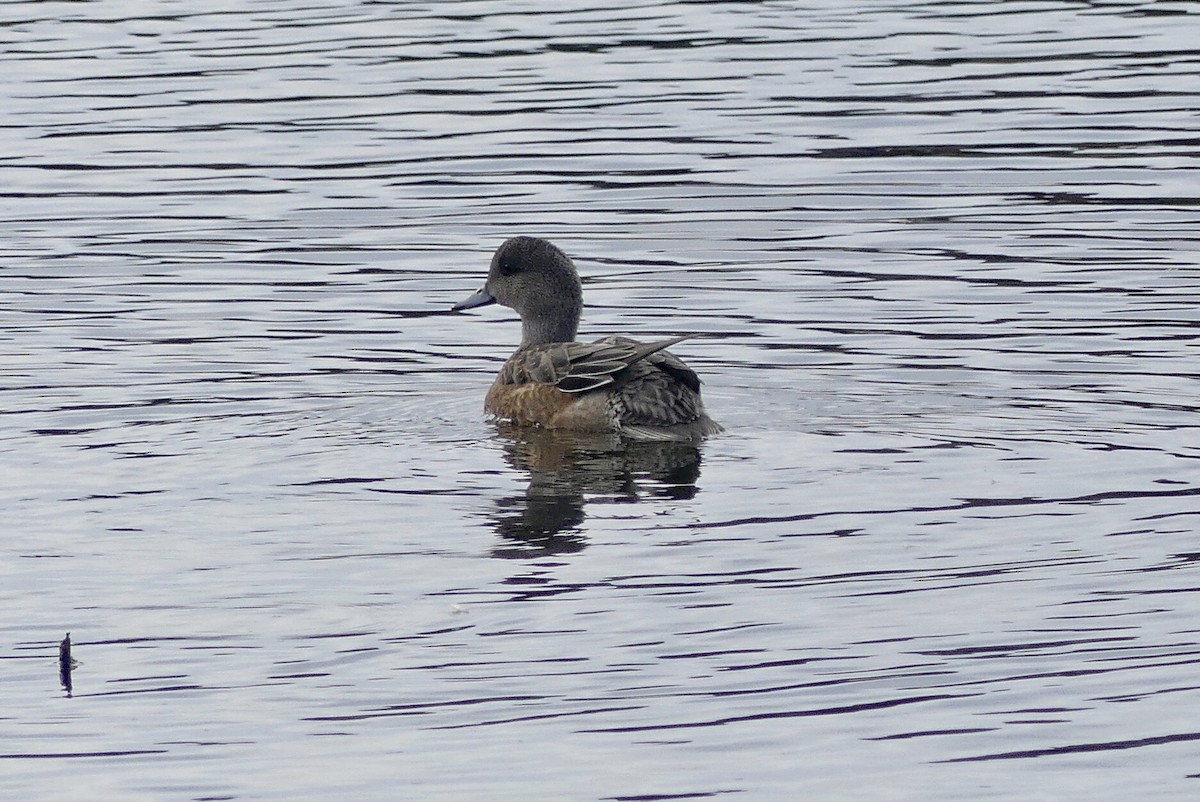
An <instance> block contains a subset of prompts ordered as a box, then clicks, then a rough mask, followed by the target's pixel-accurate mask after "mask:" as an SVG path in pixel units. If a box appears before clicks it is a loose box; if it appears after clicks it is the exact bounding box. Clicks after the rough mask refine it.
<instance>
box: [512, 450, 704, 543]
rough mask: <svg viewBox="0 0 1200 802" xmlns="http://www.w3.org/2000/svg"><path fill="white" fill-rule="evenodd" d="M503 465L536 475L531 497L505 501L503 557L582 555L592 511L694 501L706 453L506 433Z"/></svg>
mask: <svg viewBox="0 0 1200 802" xmlns="http://www.w3.org/2000/svg"><path fill="white" fill-rule="evenodd" d="M498 437H499V440H500V442H501V444H502V445H503V447H504V458H505V461H507V462H508V463H509V464H510V465H512V466H513V467H514V468H518V469H520V470H522V471H527V472H528V473H529V486H528V487H527V488H526V489H525V492H524V494H522V495H519V496H511V497H508V498H503V499H500V500H499V501H498V502H497V506H496V512H495V516H494V519H493V523H494V526H495V528H496V532H497V534H499V535H500V536H501V538H503V541H504V542H503V543H502V544H501V545H499V546H497V547H496V548H495V549H493V551H492V553H493V555H495V556H497V557H530V556H538V555H547V554H565V553H570V552H575V551H580V550H582V549H583V548H584V546H585V545H586V544H587V541H586V539H585V538H584V537H583V535H581V534H580V531H579V527H580V525H581V524H582V523H583V520H584V518H585V517H586V513H585V507H586V505H587V504H588V503H634V502H638V501H642V500H643V499H645V498H648V497H649V498H664V499H690V498H692V497H693V496H695V495H696V480H697V479H698V478H699V476H700V450H699V448H697V447H696V445H695V444H694V443H689V442H633V441H629V440H623V439H622V438H620V437H618V436H616V435H610V434H573V433H565V432H561V431H558V432H551V431H546V430H543V429H529V428H520V427H508V426H501V427H500V428H499V434H498Z"/></svg>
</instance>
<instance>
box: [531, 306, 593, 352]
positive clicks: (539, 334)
mask: <svg viewBox="0 0 1200 802" xmlns="http://www.w3.org/2000/svg"><path fill="white" fill-rule="evenodd" d="M578 328H579V315H578V314H575V315H573V316H571V317H569V318H567V317H563V318H559V319H558V320H552V319H550V318H548V317H537V318H533V319H530V320H523V321H521V347H522V348H528V347H529V346H531V345H546V344H548V343H571V342H575V332H576V331H577V330H578Z"/></svg>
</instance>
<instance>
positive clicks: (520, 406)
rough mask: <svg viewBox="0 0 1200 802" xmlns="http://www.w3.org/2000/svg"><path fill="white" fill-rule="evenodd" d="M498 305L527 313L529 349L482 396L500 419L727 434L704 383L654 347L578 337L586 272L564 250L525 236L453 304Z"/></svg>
mask: <svg viewBox="0 0 1200 802" xmlns="http://www.w3.org/2000/svg"><path fill="white" fill-rule="evenodd" d="M489 304H500V305H501V306H507V307H509V308H510V309H512V310H514V311H515V312H516V313H517V314H518V315H520V317H521V344H520V346H519V347H518V348H517V350H516V351H515V352H514V353H513V354H512V356H510V357H509V358H508V359H507V360H506V361H505V362H504V364H503V366H501V368H500V372H499V374H498V375H497V376H496V379H495V381H494V382H493V383H492V386H491V388H489V390H488V392H487V396H486V397H485V398H484V411H485V412H487V413H488V414H489V415H490V416H492V418H493V419H495V420H497V421H500V422H504V423H508V424H512V425H516V426H521V427H538V428H543V429H561V430H569V431H574V432H609V433H616V434H619V435H621V436H623V437H627V438H630V439H633V440H662V441H666V440H696V439H698V438H702V437H705V436H707V435H711V434H717V433H718V432H721V431H723V429H722V427H721V426H720V425H719V424H718V423H717V422H716V421H714V420H713V419H712V418H710V417H709V416H708V413H707V412H705V410H704V402H703V401H702V400H701V398H700V377H699V376H697V375H696V372H695V371H693V370H692V369H691V368H689V367H688V366H687V365H685V364H684V363H683V361H682V360H680V359H679V358H678V357H677V356H675V355H674V354H672V353H671V352H670V351H668V350H667V349H668V348H669V347H671V346H673V345H676V344H678V343H680V342H683V341H684V340H686V339H688V338H690V337H694V336H695V335H694V334H686V335H683V336H681V337H673V338H670V339H665V340H657V341H655V342H646V343H643V342H638V341H637V340H633V339H630V338H628V337H621V336H609V337H602V338H601V339H599V340H596V341H595V342H590V343H584V342H577V341H576V339H575V338H576V333H577V331H578V328H579V320H580V317H581V316H582V313H583V287H582V284H581V283H580V280H579V272H578V271H577V270H576V269H575V264H574V262H572V261H571V259H570V257H568V256H567V255H566V254H565V253H564V252H563V251H562V250H560V249H559V248H558V247H557V246H555V245H553V244H552V243H550V242H548V241H546V240H544V239H540V238H538V237H529V236H519V237H513V238H511V239H508V240H506V241H505V242H504V243H503V244H501V245H500V247H499V248H497V249H496V252H495V254H493V256H492V261H491V265H490V267H489V269H488V275H487V280H486V281H485V282H484V285H483V287H481V288H480V289H479V291H478V292H476V293H474V294H473V295H471V296H470V297H468V298H466V299H464V300H462V301H460V302H459V303H457V304H455V305H454V306H453V307H451V311H454V312H461V311H464V310H467V309H475V308H478V307H483V306H487V305H489Z"/></svg>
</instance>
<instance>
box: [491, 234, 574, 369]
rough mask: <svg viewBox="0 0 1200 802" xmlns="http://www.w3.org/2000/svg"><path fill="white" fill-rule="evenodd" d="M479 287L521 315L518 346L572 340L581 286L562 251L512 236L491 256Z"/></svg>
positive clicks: (534, 240) (572, 266)
mask: <svg viewBox="0 0 1200 802" xmlns="http://www.w3.org/2000/svg"><path fill="white" fill-rule="evenodd" d="M484 291H485V292H486V293H487V294H488V295H490V296H491V297H492V298H495V299H496V301H497V303H500V304H503V305H504V306H507V307H511V308H512V309H513V310H515V311H516V313H517V314H518V315H520V316H521V327H522V338H521V345H522V347H525V346H530V345H540V344H543V343H565V342H572V341H574V339H575V331H576V330H577V329H578V328H579V316H580V314H581V313H582V312H583V288H582V287H581V286H580V284H579V274H578V273H576V272H575V265H574V264H573V263H572V262H571V260H570V259H569V258H568V257H567V255H566V254H565V253H563V252H562V251H560V250H559V249H558V248H556V247H554V246H553V245H551V244H550V243H549V242H546V240H544V239H538V238H537V237H513V238H512V239H510V240H508V241H506V242H505V243H504V244H503V245H501V246H500V247H499V248H498V249H496V253H495V255H493V256H492V266H491V269H490V270H488V277H487V283H486V284H484Z"/></svg>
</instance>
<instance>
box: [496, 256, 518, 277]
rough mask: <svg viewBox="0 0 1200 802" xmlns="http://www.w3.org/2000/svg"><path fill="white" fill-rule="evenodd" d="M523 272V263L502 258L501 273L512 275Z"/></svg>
mask: <svg viewBox="0 0 1200 802" xmlns="http://www.w3.org/2000/svg"><path fill="white" fill-rule="evenodd" d="M520 272H521V263H520V262H517V261H514V260H512V259H501V260H500V275H502V276H512V275H516V274H517V273H520Z"/></svg>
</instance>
